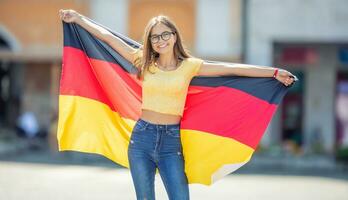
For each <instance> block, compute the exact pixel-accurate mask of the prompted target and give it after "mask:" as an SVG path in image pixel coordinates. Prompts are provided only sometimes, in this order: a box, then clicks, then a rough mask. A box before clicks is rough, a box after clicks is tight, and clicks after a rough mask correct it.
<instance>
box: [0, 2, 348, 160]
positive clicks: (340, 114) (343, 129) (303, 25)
mask: <svg viewBox="0 0 348 200" xmlns="http://www.w3.org/2000/svg"><path fill="white" fill-rule="evenodd" d="M347 7H348V2H347V1H345V0H332V1H320V0H306V1H303V0H283V1H277V0H262V1H259V0H219V1H211V0H176V1H174V0H166V1H163V0H103V1H97V0H59V1H58V0H56V1H44V0H31V1H21V0H11V1H10V0H3V1H0V48H1V51H0V83H1V84H0V94H1V95H0V96H1V98H0V126H6V127H12V126H14V124H15V120H16V118H17V117H18V115H19V114H20V113H23V112H26V111H33V112H34V113H35V114H36V115H37V116H38V118H39V122H40V126H42V127H49V126H50V125H51V124H52V121H54V120H56V114H57V113H56V112H57V103H58V90H59V76H60V66H61V56H62V46H63V38H62V24H61V21H60V19H59V17H58V10H59V9H61V8H63V9H67V8H71V9H75V10H77V11H79V12H80V13H82V14H84V15H86V16H88V17H89V18H91V19H93V20H95V21H97V22H99V23H101V24H103V25H105V26H107V27H109V28H110V29H111V30H114V31H117V32H120V33H122V34H124V35H127V36H129V37H131V38H133V39H135V40H137V41H139V42H141V41H142V36H143V31H144V28H145V26H146V23H147V22H148V20H149V19H150V18H151V17H153V16H156V15H159V14H164V15H168V16H169V17H170V18H172V19H173V20H174V21H175V22H176V24H177V26H178V27H179V30H180V31H181V33H182V35H183V40H184V43H185V45H186V47H187V48H188V49H189V50H190V51H191V53H192V54H193V55H195V56H198V57H201V58H204V59H207V60H219V61H227V62H245V63H248V64H255V65H265V66H280V67H281V68H285V69H287V70H289V71H291V72H294V73H295V74H296V75H297V76H298V77H299V78H300V81H299V82H298V83H297V84H296V85H295V86H294V87H293V88H291V90H290V91H289V93H288V95H287V96H286V98H285V99H284V102H283V103H282V104H281V105H280V109H278V112H277V113H276V115H275V116H274V118H273V120H272V123H271V124H270V126H269V127H268V129H267V132H266V134H265V135H264V137H263V139H262V141H261V144H260V146H261V147H263V148H266V149H267V148H271V147H273V146H280V147H281V148H284V147H285V148H288V147H289V144H291V145H290V146H291V148H290V149H288V150H289V151H291V152H293V153H306V152H308V153H311V152H320V153H322V154H332V153H334V152H335V150H336V149H337V148H338V147H340V146H344V145H348V144H347V142H345V140H348V139H345V138H348V136H347V135H348V133H347V132H348V128H347V121H348V120H347V115H348V114H347V111H346V110H348V106H347V103H346V102H347V100H346V99H347V80H348V75H347V71H348V70H347V69H348V67H347V51H348V50H347V44H348V28H347V27H348V20H347V19H348V9H345V8H347ZM13 13H16V14H13Z"/></svg>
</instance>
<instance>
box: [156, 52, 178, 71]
mask: <svg viewBox="0 0 348 200" xmlns="http://www.w3.org/2000/svg"><path fill="white" fill-rule="evenodd" d="M156 62H157V64H158V65H159V66H161V67H162V68H169V69H172V68H175V67H176V65H177V62H178V61H177V60H176V59H175V57H174V54H173V53H167V54H160V56H159V57H158V59H157V61H156Z"/></svg>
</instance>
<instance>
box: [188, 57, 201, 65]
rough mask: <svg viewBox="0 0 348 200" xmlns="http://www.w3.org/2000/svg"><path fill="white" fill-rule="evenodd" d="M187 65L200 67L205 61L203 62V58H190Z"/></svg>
mask: <svg viewBox="0 0 348 200" xmlns="http://www.w3.org/2000/svg"><path fill="white" fill-rule="evenodd" d="M185 60H186V63H187V64H189V65H197V64H198V65H200V64H202V63H203V61H204V60H202V59H201V58H197V57H189V58H185Z"/></svg>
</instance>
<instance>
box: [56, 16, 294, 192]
mask: <svg viewBox="0 0 348 200" xmlns="http://www.w3.org/2000/svg"><path fill="white" fill-rule="evenodd" d="M91 21H92V20H91ZM92 22H93V21H92ZM94 23H96V22H94ZM104 28H105V27H104ZM63 30H64V50H63V63H62V73H61V81H60V92H59V119H58V133H57V139H58V143H59V151H66V150H72V151H79V152H88V153H96V154H100V155H103V156H105V157H107V158H109V159H110V160H112V161H114V162H116V163H118V164H120V165H122V166H124V167H129V166H128V156H127V149H128V144H129V140H130V135H131V133H132V129H133V126H134V124H135V122H136V120H138V118H139V116H140V114H141V103H142V100H141V96H142V94H141V92H142V90H141V81H139V80H137V78H136V75H135V73H136V68H135V67H134V66H133V65H132V64H131V63H129V62H128V61H127V60H126V59H124V58H123V57H122V56H121V55H120V54H119V53H118V52H117V51H115V50H114V49H112V48H111V47H110V46H108V45H107V44H106V43H104V42H102V41H101V40H99V39H97V38H96V37H94V36H93V35H91V34H90V33H88V32H87V31H86V30H84V29H83V28H82V27H81V26H79V25H77V24H74V23H64V22H63ZM109 31H110V32H112V31H111V30H109ZM112 33H113V34H114V35H115V36H117V37H119V38H121V39H122V40H123V41H125V42H126V43H128V44H129V45H131V46H133V47H134V48H139V47H140V44H138V43H137V42H135V41H133V40H131V39H129V38H127V37H125V36H122V35H121V34H119V33H115V32H112ZM159 87H160V86H159ZM286 92H287V87H285V86H284V85H283V84H282V83H280V82H279V81H277V80H276V79H274V78H251V77H237V76H220V77H195V78H194V79H193V80H192V81H191V83H190V86H189V89H188V94H187V99H186V103H185V110H184V114H183V118H182V121H181V137H182V138H181V140H182V145H183V155H184V159H185V172H186V175H187V178H188V181H189V183H201V184H205V185H210V184H212V183H213V182H215V181H216V180H218V179H220V178H222V177H224V176H225V175H227V174H229V173H231V172H233V171H235V170H237V169H238V168H240V167H241V166H243V165H244V164H245V163H247V162H248V161H249V160H250V158H251V156H252V154H253V152H254V151H255V149H256V148H257V146H258V144H259V142H260V140H261V138H262V135H263V134H264V132H265V130H266V128H267V125H268V124H269V122H270V120H271V118H272V116H273V114H274V112H275V111H276V109H277V106H278V105H279V103H280V102H281V100H282V98H283V97H284V95H285V94H286Z"/></svg>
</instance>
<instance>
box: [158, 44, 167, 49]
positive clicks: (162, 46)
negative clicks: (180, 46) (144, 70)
mask: <svg viewBox="0 0 348 200" xmlns="http://www.w3.org/2000/svg"><path fill="white" fill-rule="evenodd" d="M166 46H168V45H167V44H163V45H159V46H157V47H158V48H164V47H166Z"/></svg>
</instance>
